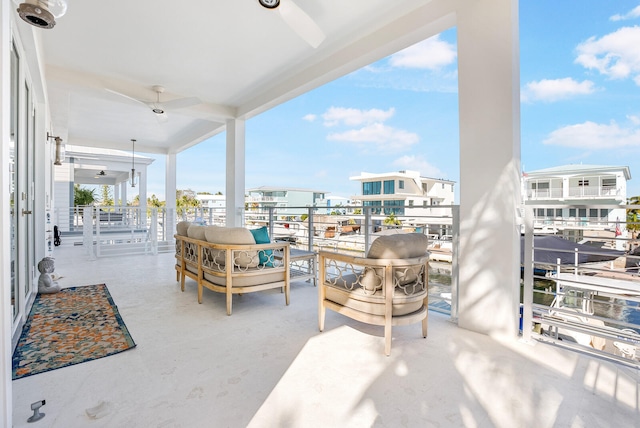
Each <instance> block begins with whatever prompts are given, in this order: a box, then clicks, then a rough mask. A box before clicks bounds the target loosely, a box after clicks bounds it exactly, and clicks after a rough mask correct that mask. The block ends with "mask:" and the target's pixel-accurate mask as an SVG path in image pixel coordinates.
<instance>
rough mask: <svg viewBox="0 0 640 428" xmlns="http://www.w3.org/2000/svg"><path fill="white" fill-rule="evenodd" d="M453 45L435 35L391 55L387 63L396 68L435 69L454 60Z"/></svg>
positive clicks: (454, 48) (454, 51)
mask: <svg viewBox="0 0 640 428" xmlns="http://www.w3.org/2000/svg"><path fill="white" fill-rule="evenodd" d="M456 55H457V54H456V47H455V45H453V44H451V43H448V42H445V41H443V40H440V36H439V35H436V36H433V37H431V38H429V39H427V40H423V41H422V42H420V43H416V44H415V45H413V46H409V47H408V48H406V49H403V50H401V51H400V52H398V53H395V54H393V55H391V58H389V64H390V65H391V66H392V67H398V68H419V69H428V70H437V69H440V68H442V67H444V66H446V65H449V64H453V62H454V61H455V60H456Z"/></svg>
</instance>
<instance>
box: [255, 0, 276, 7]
mask: <svg viewBox="0 0 640 428" xmlns="http://www.w3.org/2000/svg"><path fill="white" fill-rule="evenodd" d="M258 2H259V3H260V4H261V5H262V6H263V7H266V8H267V9H275V8H276V7H278V6H280V0H258Z"/></svg>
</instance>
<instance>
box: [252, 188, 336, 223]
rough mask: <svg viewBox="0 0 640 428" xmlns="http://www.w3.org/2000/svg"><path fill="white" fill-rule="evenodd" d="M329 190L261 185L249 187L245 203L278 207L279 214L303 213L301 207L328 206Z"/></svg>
mask: <svg viewBox="0 0 640 428" xmlns="http://www.w3.org/2000/svg"><path fill="white" fill-rule="evenodd" d="M327 193H328V192H325V191H322V190H312V189H300V188H292V187H269V186H261V187H256V188H254V189H247V196H246V197H245V203H247V204H249V208H251V205H255V206H256V207H258V206H259V207H262V208H264V207H276V208H278V210H277V211H278V215H279V216H282V215H295V216H298V215H300V214H301V212H300V209H299V208H300V207H317V208H326V207H327V199H326V194H327ZM288 207H298V209H288Z"/></svg>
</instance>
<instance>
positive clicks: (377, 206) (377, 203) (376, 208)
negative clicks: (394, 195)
mask: <svg viewBox="0 0 640 428" xmlns="http://www.w3.org/2000/svg"><path fill="white" fill-rule="evenodd" d="M363 205H364V206H365V207H373V208H371V214H380V211H381V209H380V207H381V205H382V202H381V201H364V204H363Z"/></svg>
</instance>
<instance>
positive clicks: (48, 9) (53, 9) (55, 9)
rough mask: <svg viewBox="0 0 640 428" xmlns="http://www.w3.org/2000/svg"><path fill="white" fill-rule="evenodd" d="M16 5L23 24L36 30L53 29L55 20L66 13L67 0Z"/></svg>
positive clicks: (37, 1) (29, 1) (33, 1)
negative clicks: (36, 28) (27, 24)
mask: <svg viewBox="0 0 640 428" xmlns="http://www.w3.org/2000/svg"><path fill="white" fill-rule="evenodd" d="M14 3H15V4H17V5H18V9H16V10H17V12H18V15H19V16H20V18H22V20H24V21H25V22H27V23H29V24H31V25H33V26H34V27H38V28H44V29H47V28H53V27H54V26H55V25H56V18H60V17H61V16H62V15H64V14H65V13H66V12H67V0H26V1H23V2H22V3H18V1H16V0H14Z"/></svg>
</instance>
